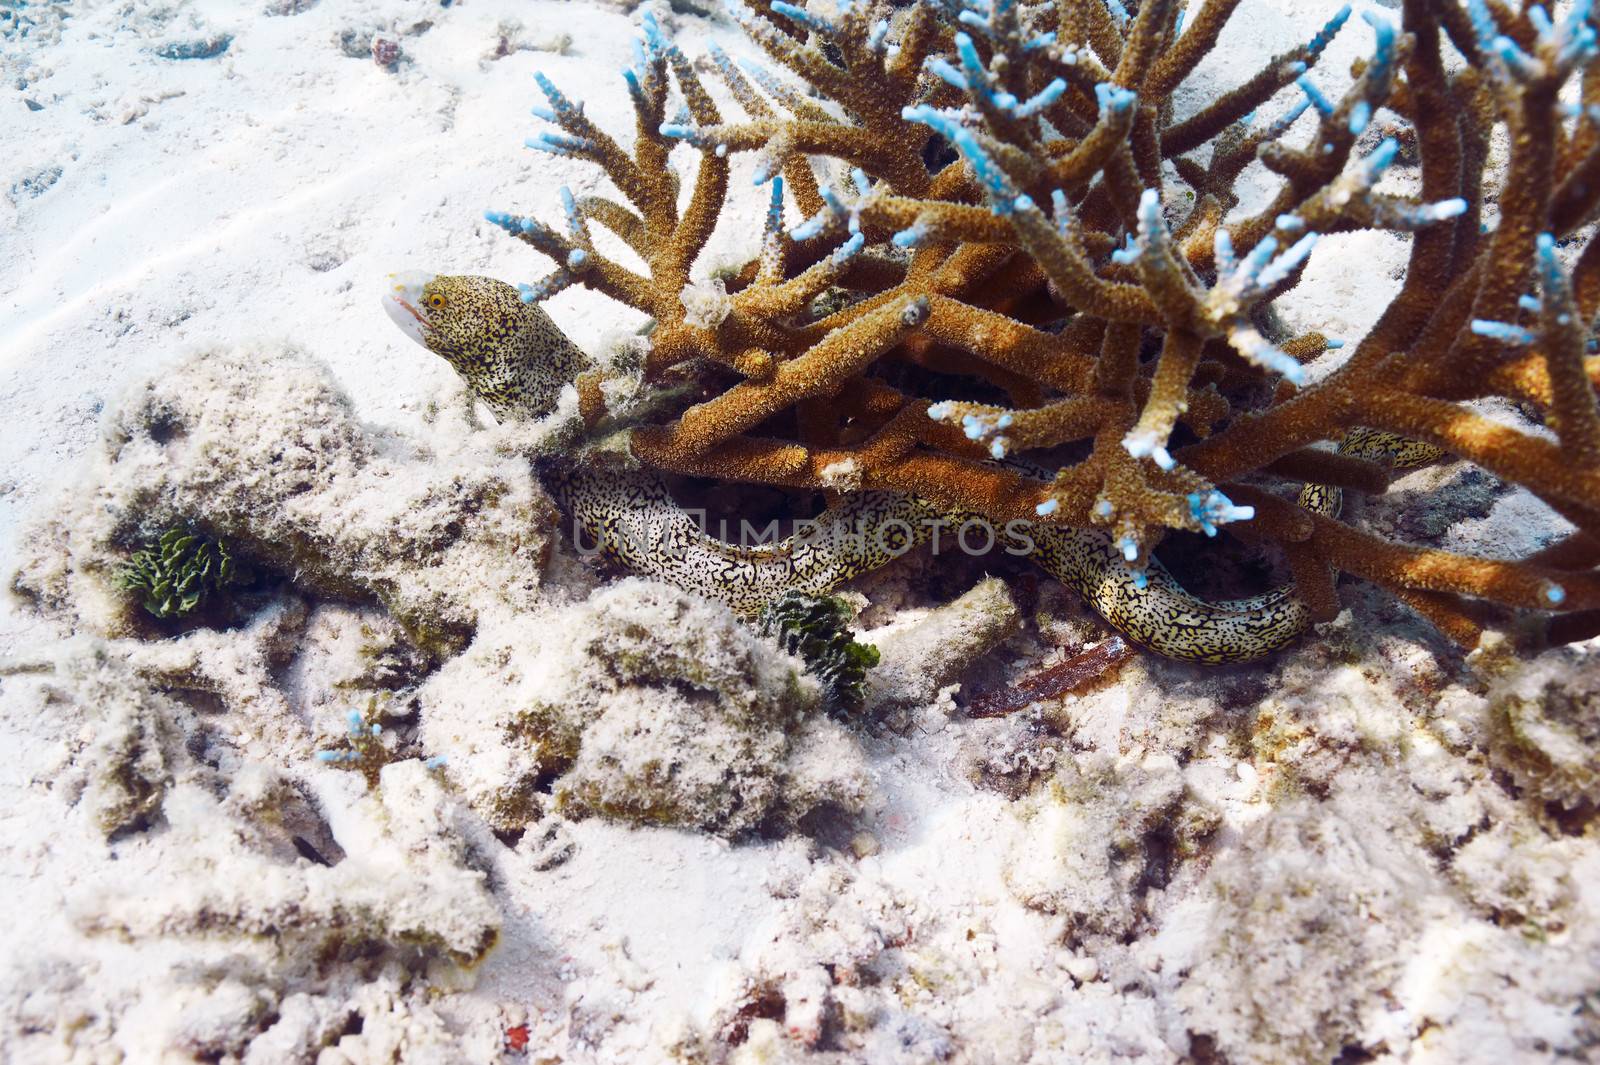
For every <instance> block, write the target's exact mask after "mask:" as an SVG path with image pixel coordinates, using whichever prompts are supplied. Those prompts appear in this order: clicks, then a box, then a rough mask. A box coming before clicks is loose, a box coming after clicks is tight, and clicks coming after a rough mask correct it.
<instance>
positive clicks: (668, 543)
mask: <svg viewBox="0 0 1600 1065" xmlns="http://www.w3.org/2000/svg"><path fill="white" fill-rule="evenodd" d="M384 308H385V310H386V311H388V313H389V316H390V317H391V318H393V319H394V321H395V322H396V324H398V325H399V326H400V327H401V329H403V330H404V331H405V332H406V334H407V335H408V336H410V337H411V338H412V339H413V340H415V341H417V342H418V343H419V344H421V345H422V346H423V347H425V348H427V349H428V350H429V351H432V352H433V353H434V354H436V355H438V356H440V357H441V358H443V359H444V360H445V361H446V362H448V363H450V365H451V366H452V367H454V369H455V370H456V372H457V373H459V374H460V375H461V376H462V378H463V379H464V380H465V381H466V383H467V386H468V388H469V389H470V390H471V391H472V393H473V394H474V395H476V396H477V397H478V398H479V399H481V400H482V401H483V402H484V403H485V404H486V405H487V406H488V407H489V409H490V410H492V411H493V412H494V414H495V417H497V418H500V419H508V418H510V419H516V418H538V417H542V416H544V415H546V414H549V413H550V412H551V411H552V410H553V409H554V408H555V405H556V401H557V399H558V397H559V395H560V393H561V390H562V388H563V387H565V386H566V385H568V384H570V383H571V382H572V381H573V380H574V379H575V378H577V376H578V375H579V374H580V373H582V372H583V371H584V370H587V369H590V368H591V362H590V360H589V358H588V356H586V355H585V354H584V353H583V352H582V351H581V350H579V348H578V347H577V346H576V345H574V344H573V343H572V342H571V341H570V340H568V339H567V337H566V335H565V334H564V333H562V332H561V330H560V329H559V328H558V327H557V326H556V324H555V323H554V322H553V321H551V320H550V317H549V315H547V314H545V312H544V311H543V310H542V309H541V308H539V307H538V306H537V305H532V304H526V303H523V302H522V299H521V297H520V296H519V295H518V293H517V290H516V289H514V288H512V287H511V286H510V285H507V284H505V283H504V282H501V281H496V280H494V279H493V278H487V277H471V276H446V275H430V274H422V273H411V274H400V275H395V278H394V284H393V288H392V291H391V293H390V294H389V295H388V296H387V297H386V298H385V299H384ZM1340 451H1341V452H1343V453H1345V454H1348V455H1354V456H1356V457H1359V458H1371V459H1389V460H1392V461H1393V462H1394V463H1395V464H1396V465H1398V466H1416V465H1421V464H1423V463H1426V462H1430V461H1432V460H1433V459H1435V458H1437V457H1438V452H1437V451H1436V450H1435V449H1433V448H1432V447H1429V446H1428V445H1425V444H1419V443H1416V442H1415V441H1411V440H1407V439H1405V438H1403V437H1397V436H1394V435H1391V434H1387V433H1376V432H1371V431H1367V430H1356V431H1354V432H1351V433H1350V434H1348V435H1347V436H1346V438H1345V440H1344V441H1343V443H1342V444H1341V445H1340ZM541 472H542V473H543V475H544V478H545V481H546V486H547V487H548V488H549V489H550V490H551V492H552V494H553V495H554V496H555V497H556V500H557V502H558V503H560V505H561V506H562V507H563V508H564V509H565V510H566V511H567V512H568V513H569V515H570V516H571V517H572V518H573V519H574V520H575V521H576V522H577V523H578V524H579V525H581V526H582V527H583V530H584V532H585V534H586V535H588V536H590V537H592V538H593V541H594V542H597V543H598V544H599V545H600V547H601V548H602V549H603V550H604V552H605V553H606V554H607V555H608V556H610V557H611V558H613V559H614V560H615V561H617V562H619V563H620V564H622V565H623V566H625V567H627V568H628V569H631V570H633V571H634V572H637V573H641V574H646V575H648V576H652V577H659V578H661V579H662V580H666V581H669V582H670V583H672V584H675V585H677V586H679V587H681V588H685V589H688V590H691V591H695V592H699V593H700V594H702V595H705V596H707V597H709V598H712V599H717V600H720V601H722V602H724V603H726V604H728V606H730V607H732V608H733V609H734V610H735V611H737V612H738V613H740V614H743V615H746V616H750V615H754V614H756V613H757V612H759V611H760V609H761V608H762V607H763V606H764V605H766V603H768V602H769V601H771V600H772V599H774V598H776V597H777V596H778V595H780V594H781V593H783V592H785V591H788V590H790V589H794V590H798V591H804V592H810V593H816V594H820V593H822V592H826V591H828V590H830V589H832V588H834V587H836V586H837V585H839V584H841V583H843V582H844V581H846V580H848V579H850V578H851V577H854V576H857V575H859V574H862V573H866V572H868V571H870V570H873V569H875V568H877V567H878V566H881V565H883V564H884V563H886V562H888V561H890V560H891V559H893V558H896V557H898V556H899V555H900V554H903V553H904V552H905V551H907V550H909V549H910V548H911V547H913V546H915V545H916V544H917V543H920V542H922V541H923V540H925V539H926V538H927V537H928V536H929V535H931V533H932V531H933V528H934V526H935V524H936V523H939V527H941V528H943V529H946V530H949V531H951V532H953V531H954V530H955V529H957V528H959V527H960V526H961V525H962V524H963V522H964V521H966V520H967V518H969V517H971V515H964V514H959V513H952V512H949V511H945V510H942V509H940V508H938V507H935V506H934V505H933V504H931V503H927V502H925V501H923V500H920V499H915V498H913V497H910V496H905V495H896V494H891V493H886V492H867V493H861V494H858V495H855V496H853V497H850V498H849V499H847V500H846V501H845V502H844V503H843V504H842V505H840V506H838V507H834V508H832V509H830V510H828V511H827V512H826V513H825V514H823V515H822V516H821V517H820V518H819V519H818V520H817V522H816V523H815V527H814V528H813V529H812V530H811V531H810V532H808V533H807V534H805V535H803V536H802V535H796V536H791V537H789V538H788V539H786V540H780V541H777V542H775V543H768V544H761V545H758V546H753V547H748V546H736V545H733V544H729V543H726V542H724V541H722V540H719V539H717V538H715V537H712V536H709V535H707V534H706V533H705V532H704V530H703V529H702V528H701V526H700V524H699V523H698V522H696V521H695V520H694V518H692V517H691V516H690V515H689V514H688V513H687V512H685V511H684V510H683V508H682V507H680V506H679V505H678V503H677V502H676V501H674V500H673V499H672V497H671V495H670V494H669V493H668V491H667V488H666V484H665V482H664V481H663V480H662V479H661V477H659V476H658V475H656V474H655V473H654V472H652V471H648V470H638V471H635V472H632V473H628V474H622V473H619V472H617V471H614V470H606V471H604V472H599V471H594V470H587V469H584V468H582V467H580V466H578V465H577V464H576V463H556V464H553V465H551V466H550V467H549V468H548V469H545V470H543V471H541ZM1300 502H1301V505H1302V506H1306V507H1307V508H1308V509H1315V510H1318V511H1320V512H1322V513H1330V514H1332V513H1337V512H1338V509H1339V505H1340V493H1339V490H1338V489H1337V488H1331V487H1328V486H1323V485H1308V486H1307V487H1306V490H1305V491H1304V492H1303V493H1302V495H1301V500H1300ZM1027 536H1028V541H1026V542H1025V543H1027V544H1028V545H1029V546H1030V547H1031V549H1030V550H1028V551H1027V553H1028V555H1029V557H1031V558H1032V559H1033V561H1034V562H1036V563H1038V565H1039V566H1040V567H1041V568H1042V569H1044V570H1045V571H1046V572H1047V573H1049V574H1050V575H1051V576H1052V577H1055V578H1056V579H1057V580H1059V581H1061V582H1062V583H1063V584H1066V585H1068V586H1070V587H1072V588H1074V589H1076V590H1077V592H1078V593H1079V594H1080V595H1082V596H1083V597H1084V599H1085V600H1087V601H1088V603H1089V605H1090V606H1091V607H1093V608H1094V610H1095V612H1096V613H1098V614H1099V615H1100V616H1101V617H1102V618H1104V619H1105V620H1106V622H1107V623H1108V624H1110V625H1111V626H1112V627H1113V628H1115V629H1117V630H1118V631H1119V632H1121V633H1123V634H1124V635H1126V636H1127V637H1128V638H1130V639H1132V640H1133V641H1134V642H1136V643H1139V644H1142V645H1143V646H1145V647H1147V648H1149V649H1150V650H1152V651H1155V652H1156V653H1157V654H1161V655H1164V656H1166V657H1168V658H1175V659H1182V660H1185V661H1190V662H1206V663H1214V664H1220V663H1225V662H1243V661H1248V660H1250V659H1253V658H1260V657H1261V656H1263V655H1267V654H1271V653H1272V652H1274V651H1276V650H1278V649H1280V648H1282V647H1284V646H1285V645H1286V644H1288V643H1290V642H1291V641H1293V640H1294V639H1295V638H1296V637H1298V636H1299V635H1300V634H1301V633H1302V632H1304V631H1305V630H1306V628H1307V627H1309V625H1310V624H1311V617H1310V614H1309V612H1308V611H1307V609H1306V607H1305V605H1304V604H1303V603H1302V602H1301V601H1300V599H1299V598H1298V597H1297V596H1295V594H1294V591H1293V589H1292V588H1290V587H1284V588H1278V589H1275V590H1273V591H1271V592H1268V593H1266V594H1264V595H1258V596H1254V597H1251V598H1249V599H1230V600H1222V601H1218V602H1209V601H1207V600H1203V599H1199V598H1197V597H1195V596H1193V595H1191V594H1189V593H1188V592H1187V591H1185V590H1184V589H1183V586H1182V585H1180V584H1179V583H1178V582H1177V580H1176V579H1175V578H1174V577H1173V576H1172V574H1170V573H1168V572H1167V570H1166V569H1165V568H1164V567H1163V566H1162V565H1161V564H1160V563H1159V562H1157V561H1155V560H1154V559H1152V560H1151V562H1150V565H1149V568H1148V569H1146V570H1145V571H1144V572H1143V574H1139V573H1136V572H1135V571H1133V570H1130V569H1129V568H1128V567H1127V566H1126V565H1124V563H1123V560H1122V557H1121V555H1120V554H1119V553H1118V552H1117V550H1116V548H1115V547H1114V546H1113V544H1112V542H1111V538H1110V537H1109V536H1107V535H1105V534H1104V533H1100V532H1097V531H1095V530H1093V529H1077V528H1069V527H1062V526H1054V525H1037V524H1035V525H1031V526H1030V527H1029V528H1028V530H1027Z"/></svg>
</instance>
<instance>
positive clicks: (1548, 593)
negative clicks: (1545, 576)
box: [1542, 581, 1567, 606]
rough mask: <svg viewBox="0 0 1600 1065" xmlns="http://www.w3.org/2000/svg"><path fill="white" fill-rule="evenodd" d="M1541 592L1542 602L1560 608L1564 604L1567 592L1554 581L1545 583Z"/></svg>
mask: <svg viewBox="0 0 1600 1065" xmlns="http://www.w3.org/2000/svg"><path fill="white" fill-rule="evenodd" d="M1542 591H1543V593H1544V601H1545V602H1546V603H1549V604H1550V605H1551V606H1560V605H1561V604H1562V603H1564V602H1566V599H1567V590H1566V589H1565V588H1563V587H1561V585H1559V584H1557V583H1556V582H1555V581H1545V583H1544V588H1543V589H1542Z"/></svg>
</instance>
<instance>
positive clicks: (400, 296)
mask: <svg viewBox="0 0 1600 1065" xmlns="http://www.w3.org/2000/svg"><path fill="white" fill-rule="evenodd" d="M436 276H438V275H436V274H431V273H428V272H427V271H426V270H405V271H402V272H401V273H398V274H390V275H389V291H388V292H386V293H385V294H384V297H383V310H384V313H385V314H387V315H388V316H389V320H390V321H392V322H394V324H395V325H397V326H399V327H400V331H401V332H403V333H405V335H406V336H408V337H410V338H411V339H412V340H415V341H416V342H417V343H418V344H421V345H422V346H423V347H427V346H428V340H427V329H428V320H427V319H426V318H424V317H422V312H421V311H419V310H417V306H418V305H419V304H420V303H421V302H422V290H423V289H425V288H426V287H427V286H428V283H429V282H430V281H432V280H433V279H434V278H435V277H436Z"/></svg>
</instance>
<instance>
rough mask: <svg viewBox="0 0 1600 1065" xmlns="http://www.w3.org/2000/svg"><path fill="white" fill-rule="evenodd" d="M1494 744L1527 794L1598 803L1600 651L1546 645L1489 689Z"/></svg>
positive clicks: (1580, 806) (1581, 805) (1574, 804)
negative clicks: (1554, 648) (1526, 662)
mask: <svg viewBox="0 0 1600 1065" xmlns="http://www.w3.org/2000/svg"><path fill="white" fill-rule="evenodd" d="M1489 706H1490V714H1491V719H1490V729H1491V731H1490V750H1491V751H1492V752H1493V754H1494V755H1495V760H1496V761H1497V762H1499V763H1500V764H1501V765H1502V766H1504V767H1505V768H1506V769H1507V770H1508V771H1509V772H1510V773H1511V776H1512V779H1514V780H1515V781H1516V782H1517V786H1518V787H1520V788H1522V789H1523V790H1524V791H1525V792H1527V793H1528V795H1529V796H1530V797H1532V798H1534V799H1536V800H1538V801H1541V802H1548V803H1553V804H1555V805H1556V806H1559V807H1561V808H1563V809H1566V810H1573V811H1578V810H1586V811H1590V812H1592V811H1594V810H1595V809H1596V808H1597V807H1600V655H1596V654H1595V653H1594V652H1593V651H1585V650H1579V649H1576V648H1563V649H1558V650H1554V651H1547V652H1545V653H1544V654H1543V655H1541V656H1539V657H1538V658H1537V659H1535V660H1534V661H1532V662H1529V663H1528V664H1527V665H1525V666H1522V667H1521V668H1518V669H1517V670H1515V671H1514V672H1513V673H1511V674H1510V675H1509V676H1507V677H1504V678H1502V679H1501V680H1500V681H1499V682H1498V683H1497V684H1496V685H1495V686H1494V688H1493V689H1491V691H1490V693H1489Z"/></svg>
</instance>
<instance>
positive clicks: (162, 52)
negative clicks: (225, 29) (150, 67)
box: [156, 33, 233, 59]
mask: <svg viewBox="0 0 1600 1065" xmlns="http://www.w3.org/2000/svg"><path fill="white" fill-rule="evenodd" d="M232 43H233V34H231V33H219V34H217V35H216V36H213V37H197V38H195V39H193V40H189V41H169V42H168V43H166V44H164V45H162V46H161V47H159V48H157V49H156V55H158V56H160V57H161V58H162V59H215V58H216V57H217V56H219V55H221V54H222V53H223V52H226V51H227V50H228V46H229V45H231V44H232Z"/></svg>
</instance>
